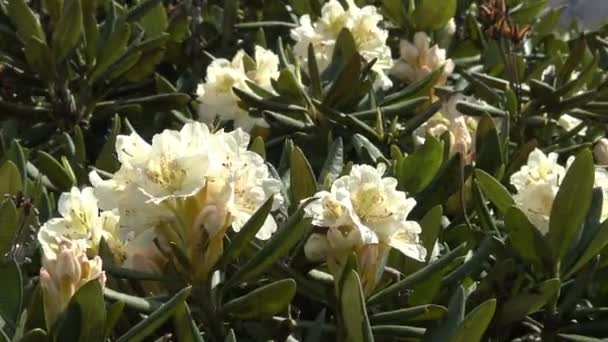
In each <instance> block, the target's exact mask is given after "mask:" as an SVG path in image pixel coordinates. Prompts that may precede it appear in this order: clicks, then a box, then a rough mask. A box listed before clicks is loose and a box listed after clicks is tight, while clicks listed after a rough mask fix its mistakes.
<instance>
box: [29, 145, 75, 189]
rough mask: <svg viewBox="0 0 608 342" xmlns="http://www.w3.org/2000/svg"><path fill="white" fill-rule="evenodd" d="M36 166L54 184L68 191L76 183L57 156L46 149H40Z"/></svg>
mask: <svg viewBox="0 0 608 342" xmlns="http://www.w3.org/2000/svg"><path fill="white" fill-rule="evenodd" d="M36 166H37V167H38V170H40V172H42V173H43V174H44V175H45V176H47V177H48V179H49V180H50V181H51V182H52V183H53V185H55V186H56V187H57V188H59V189H60V190H62V191H68V190H70V189H71V188H72V186H74V185H75V184H74V183H73V180H72V177H70V174H69V173H68V171H66V170H65V169H64V168H63V166H62V165H61V164H60V163H59V162H58V161H57V160H56V159H55V158H53V157H52V156H51V155H50V154H48V153H46V152H44V151H38V160H37V163H36Z"/></svg>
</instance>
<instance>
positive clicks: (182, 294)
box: [116, 287, 192, 342]
mask: <svg viewBox="0 0 608 342" xmlns="http://www.w3.org/2000/svg"><path fill="white" fill-rule="evenodd" d="M191 289H192V288H191V287H186V288H184V289H182V290H181V291H179V292H178V293H177V294H175V296H173V298H171V299H170V300H169V301H168V302H166V303H164V304H163V305H161V307H160V308H158V309H157V310H155V311H154V312H153V313H152V314H150V315H149V316H148V317H146V318H145V319H144V320H142V321H141V322H139V323H137V325H135V326H134V327H133V328H131V329H129V331H127V332H126V333H125V334H124V335H122V336H121V337H119V338H118V339H117V340H116V342H136V341H137V342H138V341H143V340H144V339H145V338H146V337H148V336H150V335H151V334H152V333H154V331H156V329H158V328H159V327H160V326H161V325H163V323H165V322H166V321H167V320H168V319H169V318H171V316H173V313H174V312H175V310H177V309H178V308H179V307H180V305H181V304H182V303H184V301H185V300H186V298H188V296H189V295H190V291H191Z"/></svg>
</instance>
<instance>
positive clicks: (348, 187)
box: [305, 164, 426, 260]
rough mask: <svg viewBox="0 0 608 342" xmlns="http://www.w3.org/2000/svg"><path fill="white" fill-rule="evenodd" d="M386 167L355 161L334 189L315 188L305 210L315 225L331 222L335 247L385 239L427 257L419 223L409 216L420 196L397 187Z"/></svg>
mask: <svg viewBox="0 0 608 342" xmlns="http://www.w3.org/2000/svg"><path fill="white" fill-rule="evenodd" d="M384 171H385V166H384V165H383V164H380V165H379V166H378V167H377V168H373V167H371V166H369V165H355V166H353V168H352V170H351V172H350V174H349V175H347V176H343V177H340V178H338V179H337V180H336V181H335V182H334V184H333V185H332V187H331V191H329V192H327V191H322V192H319V193H317V194H315V196H314V197H316V198H318V199H317V200H315V201H313V202H312V203H311V204H310V205H309V206H307V207H306V208H305V213H306V215H307V216H308V217H312V223H313V224H314V225H316V226H320V227H326V228H328V231H327V240H328V245H329V246H330V249H331V250H333V251H336V252H340V251H343V250H349V249H356V248H359V247H363V246H366V245H372V244H384V245H389V246H391V247H393V248H396V249H398V250H399V251H401V252H402V253H404V254H405V255H407V256H409V257H411V258H414V259H417V260H424V258H425V256H426V251H425V249H424V247H422V246H421V245H420V241H419V237H418V235H419V234H420V226H419V225H418V224H417V223H415V222H411V221H407V215H408V214H409V212H410V211H411V210H412V208H413V207H414V206H415V205H416V201H415V200H414V199H412V198H407V197H406V195H405V193H404V192H402V191H398V190H397V189H396V187H397V180H396V179H394V178H392V177H383V174H384ZM317 240H318V239H317ZM309 241H311V242H309V244H313V243H315V241H314V240H309ZM307 249H308V252H307V254H308V255H314V254H317V251H315V248H314V246H313V245H309V246H308V248H307ZM319 253H322V252H319Z"/></svg>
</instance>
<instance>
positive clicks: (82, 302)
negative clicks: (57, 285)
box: [67, 279, 106, 342]
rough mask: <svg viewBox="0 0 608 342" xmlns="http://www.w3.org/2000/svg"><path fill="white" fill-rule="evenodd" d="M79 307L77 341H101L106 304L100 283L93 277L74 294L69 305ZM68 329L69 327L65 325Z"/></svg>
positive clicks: (104, 325)
mask: <svg viewBox="0 0 608 342" xmlns="http://www.w3.org/2000/svg"><path fill="white" fill-rule="evenodd" d="M73 304H74V305H77V306H78V307H79V310H78V311H79V312H80V315H81V316H80V317H81V320H80V322H81V324H80V337H79V339H78V340H79V341H81V342H88V341H102V340H103V338H104V333H105V327H106V305H105V301H104V299H103V292H102V289H101V283H100V282H99V280H98V279H94V280H91V281H89V282H88V283H86V284H85V285H84V286H82V287H81V288H80V289H78V291H77V292H76V293H75V294H74V296H73V297H72V299H71V304H70V305H73ZM67 328H68V329H70V327H67Z"/></svg>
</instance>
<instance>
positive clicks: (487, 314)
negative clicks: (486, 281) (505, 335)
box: [450, 299, 496, 342]
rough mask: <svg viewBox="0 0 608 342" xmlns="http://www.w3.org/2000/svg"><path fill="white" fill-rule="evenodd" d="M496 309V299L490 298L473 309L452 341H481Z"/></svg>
mask: <svg viewBox="0 0 608 342" xmlns="http://www.w3.org/2000/svg"><path fill="white" fill-rule="evenodd" d="M495 311H496V299H489V300H487V301H485V302H483V303H481V304H479V306H478V307H476V308H475V309H473V311H471V312H470V313H469V314H468V315H467V316H466V317H465V318H464V322H462V324H461V325H460V327H458V330H456V333H455V334H454V336H453V337H452V338H451V339H450V341H451V342H479V341H481V339H482V337H483V334H484V333H485V331H486V329H487V328H488V326H489V325H490V322H491V321H492V318H493V317H494V312H495Z"/></svg>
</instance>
